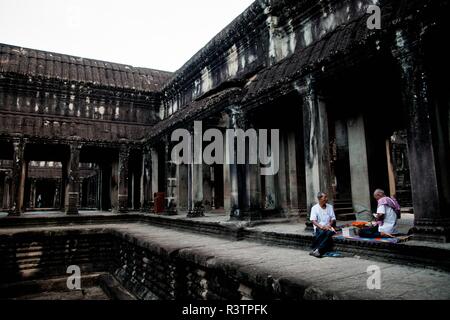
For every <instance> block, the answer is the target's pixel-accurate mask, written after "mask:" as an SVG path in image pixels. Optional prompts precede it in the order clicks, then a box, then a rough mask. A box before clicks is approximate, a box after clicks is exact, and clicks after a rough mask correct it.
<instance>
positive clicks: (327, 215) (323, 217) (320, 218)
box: [309, 203, 336, 232]
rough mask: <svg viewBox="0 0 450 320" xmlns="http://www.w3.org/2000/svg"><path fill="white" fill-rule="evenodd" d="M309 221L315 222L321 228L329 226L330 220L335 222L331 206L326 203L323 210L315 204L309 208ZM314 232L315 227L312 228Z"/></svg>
mask: <svg viewBox="0 0 450 320" xmlns="http://www.w3.org/2000/svg"><path fill="white" fill-rule="evenodd" d="M309 220H311V221H317V223H319V224H320V225H322V226H324V225H327V224H330V223H331V221H332V220H336V216H335V214H334V210H333V206H332V205H330V204H328V203H327V207H326V209H323V208H322V207H321V206H320V205H319V204H316V205H315V206H313V207H312V208H311V216H310V217H309ZM315 231H316V226H314V232H315Z"/></svg>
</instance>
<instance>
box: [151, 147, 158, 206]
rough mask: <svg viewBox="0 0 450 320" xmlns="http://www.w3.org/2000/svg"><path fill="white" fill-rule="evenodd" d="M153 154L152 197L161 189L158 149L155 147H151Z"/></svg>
mask: <svg viewBox="0 0 450 320" xmlns="http://www.w3.org/2000/svg"><path fill="white" fill-rule="evenodd" d="M150 154H151V180H152V181H151V186H152V187H151V190H152V194H151V198H150V199H153V196H154V193H155V192H158V191H159V171H158V170H159V169H158V168H159V167H158V166H159V163H158V151H157V150H156V149H155V148H150Z"/></svg>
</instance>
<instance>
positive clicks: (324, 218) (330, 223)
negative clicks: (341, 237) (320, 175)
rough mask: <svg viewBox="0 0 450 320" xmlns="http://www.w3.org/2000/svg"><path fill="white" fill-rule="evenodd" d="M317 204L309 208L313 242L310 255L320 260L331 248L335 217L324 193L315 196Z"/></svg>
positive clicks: (334, 231)
mask: <svg viewBox="0 0 450 320" xmlns="http://www.w3.org/2000/svg"><path fill="white" fill-rule="evenodd" d="M317 199H318V200H319V203H318V204H316V205H315V206H313V207H312V208H311V215H310V218H309V219H310V220H311V222H312V224H313V225H314V240H313V244H312V251H311V252H310V255H312V256H314V257H317V258H320V257H322V255H323V254H325V253H326V252H328V251H330V250H331V249H332V247H333V238H332V237H333V235H334V234H335V233H336V230H335V229H334V226H335V225H336V216H335V214H334V210H333V206H332V205H330V204H328V197H327V194H326V193H323V192H319V193H318V194H317Z"/></svg>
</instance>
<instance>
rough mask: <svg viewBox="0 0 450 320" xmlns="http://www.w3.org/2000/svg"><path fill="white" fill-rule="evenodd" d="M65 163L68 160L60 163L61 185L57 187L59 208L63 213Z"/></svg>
mask: <svg viewBox="0 0 450 320" xmlns="http://www.w3.org/2000/svg"><path fill="white" fill-rule="evenodd" d="M67 163H68V160H67V159H64V160H63V161H62V162H61V185H60V187H59V190H60V191H59V206H60V209H61V211H63V212H64V211H65V203H66V188H67Z"/></svg>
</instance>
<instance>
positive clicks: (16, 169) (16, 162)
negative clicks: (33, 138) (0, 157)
mask: <svg viewBox="0 0 450 320" xmlns="http://www.w3.org/2000/svg"><path fill="white" fill-rule="evenodd" d="M13 147H14V149H13V150H14V154H13V164H12V174H11V190H10V193H9V195H10V200H9V215H10V216H19V215H20V214H21V213H22V212H23V198H24V193H25V178H26V177H25V175H26V171H27V168H26V162H25V159H24V151H25V142H24V141H23V140H22V139H14V140H13Z"/></svg>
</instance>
